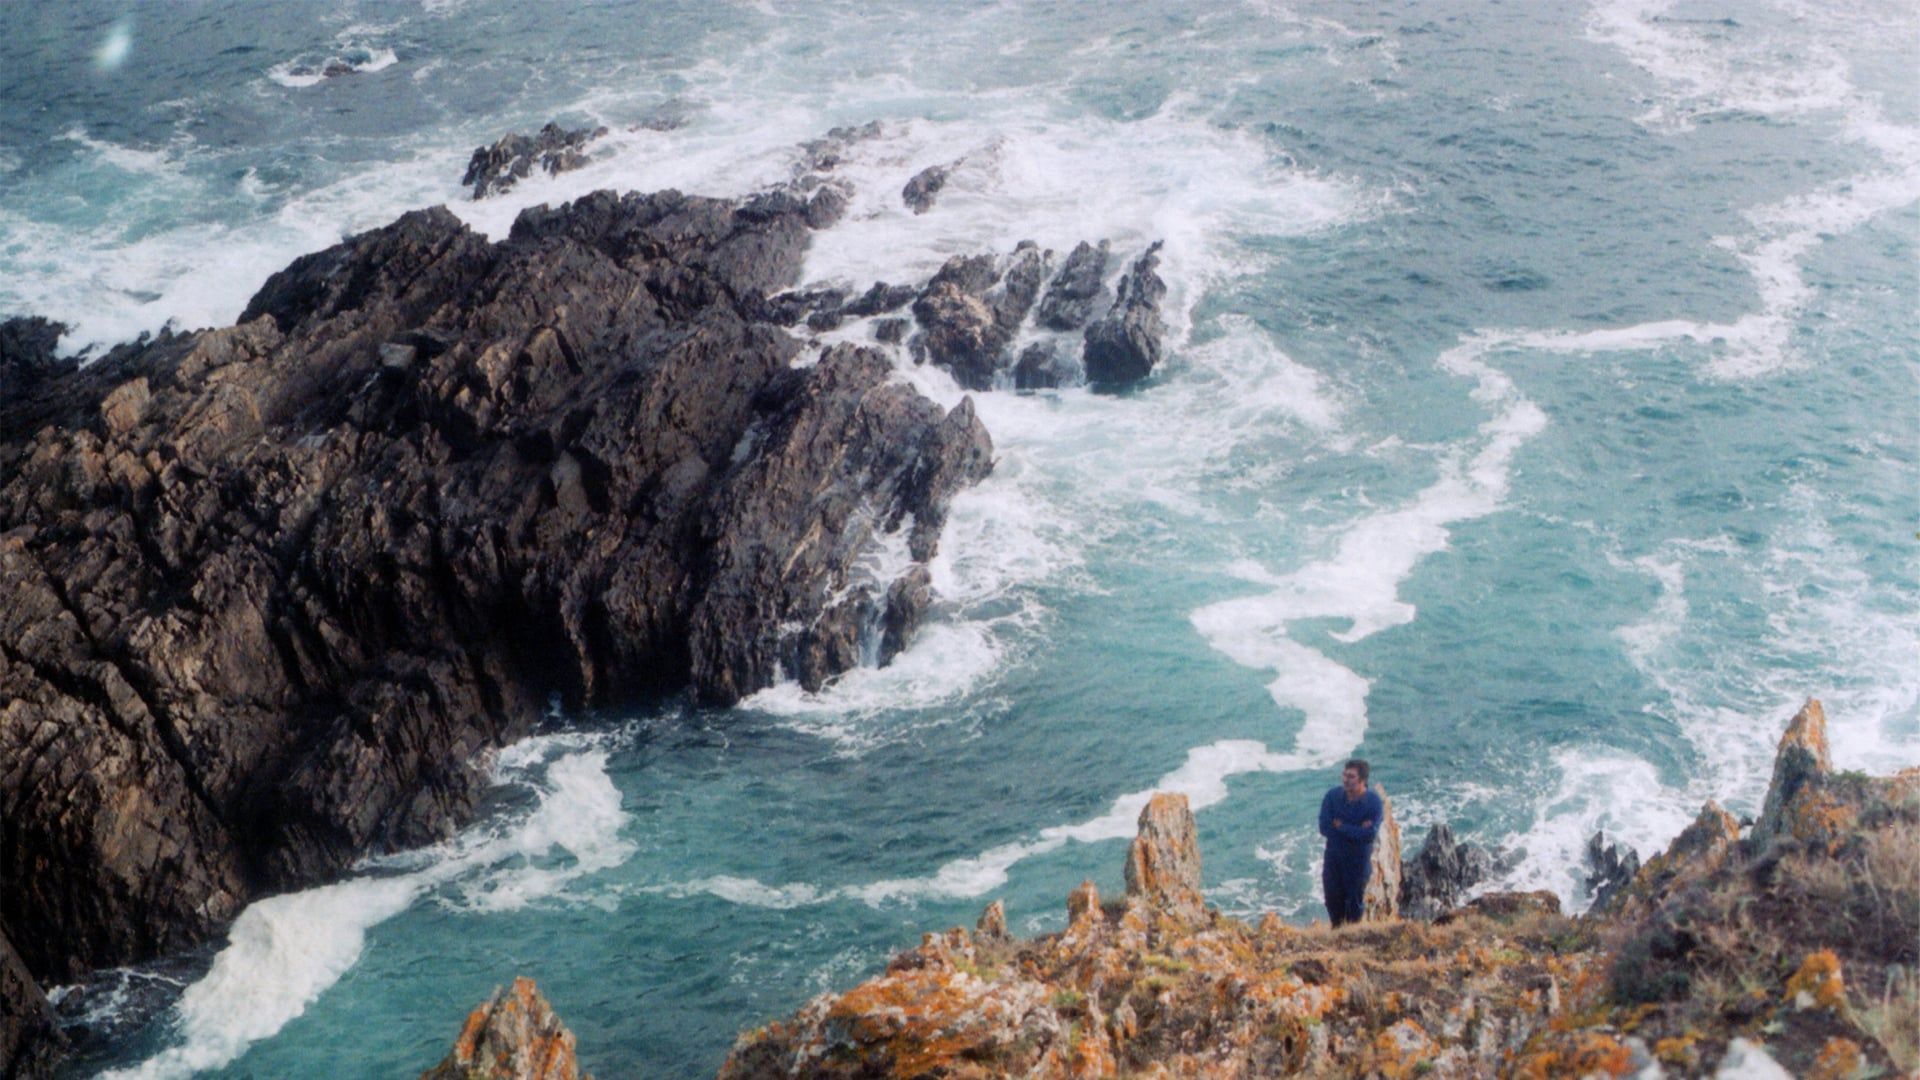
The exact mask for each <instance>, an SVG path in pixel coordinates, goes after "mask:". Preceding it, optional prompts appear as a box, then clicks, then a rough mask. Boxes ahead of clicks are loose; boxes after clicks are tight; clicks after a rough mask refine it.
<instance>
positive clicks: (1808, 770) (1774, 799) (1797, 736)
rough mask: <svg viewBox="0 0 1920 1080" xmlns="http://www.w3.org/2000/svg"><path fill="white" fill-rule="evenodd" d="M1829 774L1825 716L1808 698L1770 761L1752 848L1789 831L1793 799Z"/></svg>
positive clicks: (1754, 827) (1831, 766) (1831, 770)
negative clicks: (1770, 771) (1769, 778)
mask: <svg viewBox="0 0 1920 1080" xmlns="http://www.w3.org/2000/svg"><path fill="white" fill-rule="evenodd" d="M1832 772H1833V758H1832V755H1831V753H1830V752H1829V750H1828V748H1827V713H1826V710H1825V709H1823V708H1821V707H1820V703H1819V702H1818V701H1816V700H1814V699H1812V698H1808V699H1807V703H1806V704H1805V705H1803V706H1801V708H1800V711H1799V712H1798V713H1796V714H1795V715H1794V718H1793V719H1792V720H1790V721H1788V722H1787V730H1786V733H1785V734H1783V735H1781V736H1780V749H1779V750H1778V751H1777V752H1776V753H1775V754H1774V758H1773V782H1772V783H1771V784H1769V785H1768V786H1767V801H1766V804H1765V806H1764V807H1763V808H1762V809H1761V811H1760V818H1759V820H1757V821H1755V822H1754V824H1753V840H1754V842H1755V843H1756V844H1758V843H1764V842H1765V841H1767V840H1768V839H1770V838H1772V837H1774V836H1778V835H1780V834H1782V833H1787V832H1791V831H1792V827H1791V823H1790V822H1789V820H1788V808H1789V805H1790V804H1791V803H1792V802H1793V800H1794V797H1795V796H1797V795H1799V794H1800V793H1801V791H1802V790H1803V789H1805V788H1806V787H1807V786H1808V785H1809V784H1815V783H1817V782H1818V781H1819V780H1820V779H1822V778H1823V777H1826V776H1828V775H1829V774H1831V773H1832Z"/></svg>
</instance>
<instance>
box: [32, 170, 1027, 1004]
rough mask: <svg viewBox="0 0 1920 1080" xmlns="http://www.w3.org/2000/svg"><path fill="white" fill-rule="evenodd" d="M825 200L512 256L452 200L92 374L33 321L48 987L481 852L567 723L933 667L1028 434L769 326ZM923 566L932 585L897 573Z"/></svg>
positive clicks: (561, 217) (275, 280)
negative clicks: (959, 535)
mask: <svg viewBox="0 0 1920 1080" xmlns="http://www.w3.org/2000/svg"><path fill="white" fill-rule="evenodd" d="M807 215H808V206H807V203H806V202H805V201H804V200H802V199H800V198H799V197H797V196H795V195H793V194H792V193H791V192H786V191H781V192H775V193H770V194H768V195H764V196H760V197H756V198H753V199H748V200H745V201H741V202H734V201H724V200H713V199H702V198H696V197H690V196H684V195H680V194H678V193H674V192H664V193H660V194H655V195H626V196H616V195H614V194H611V193H604V192H603V193H599V194H596V195H592V196H589V197H587V198H584V199H581V200H579V201H578V202H576V203H573V204H570V205H567V206H563V207H559V208H548V207H539V208H535V209H533V210H529V211H527V212H526V213H524V214H522V215H521V216H520V218H519V220H518V221H517V222H516V223H515V225H514V226H513V229H512V231H511V234H510V235H509V236H508V237H507V238H506V239H505V240H503V241H500V242H498V243H489V242H487V241H486V240H485V239H484V238H483V237H481V236H479V235H477V234H475V233H473V232H471V231H470V230H468V229H467V228H466V227H465V226H464V225H462V224H461V223H460V222H459V221H458V220H457V219H456V218H454V217H453V215H451V214H449V213H447V212H446V211H445V210H443V209H435V210H429V211H421V212H416V213H412V214H408V215H406V216H405V217H403V218H401V219H400V220H399V221H397V222H395V223H394V224H392V225H390V226H387V227H385V228H382V229H376V230H373V231H371V232H368V233H365V234H362V235H360V236H357V237H353V238H352V239H350V240H347V241H345V242H343V243H341V244H339V245H337V246H335V247H333V248H329V249H327V250H326V251H322V252H318V253H315V254H312V255H308V256H305V257H303V258H301V259H299V260H296V261H295V262H294V263H293V264H292V265H291V266H289V267H288V268H287V269H286V270H284V271H282V272H280V273H278V274H276V275H274V276H273V277H272V278H271V279H270V280H269V281H268V282H267V283H266V284H265V285H264V286H263V287H262V288H261V290H260V291H259V293H258V294H257V295H256V296H255V297H254V298H253V300H252V301H251V302H250V303H249V305H248V306H247V309H246V311H245V313H244V314H243V316H242V318H241V321H240V323H239V324H238V325H236V326H233V327H228V328H225V329H219V330H209V331H202V332H195V333H190V334H162V335H160V336H159V337H157V338H155V339H153V340H150V341H145V342H142V343H137V344H135V345H130V346H124V347H122V348H120V349H117V350H114V351H113V352H112V353H110V354H108V355H107V356H105V357H103V358H101V359H99V360H98V361H97V362H95V363H93V364H90V365H88V366H86V367H84V368H76V367H74V366H73V365H71V364H66V363H62V362H60V361H57V360H55V359H54V358H53V357H52V355H51V344H50V337H49V334H48V332H47V329H46V326H45V324H42V323H33V322H28V323H21V322H18V321H16V322H13V323H9V324H6V326H5V327H4V328H0V353H3V355H0V374H3V375H4V377H5V378H6V379H7V381H8V384H9V385H8V388H7V389H8V392H7V393H6V394H5V395H3V396H0V594H4V595H5V596H6V597H7V603H6V604H5V605H0V820H4V821H5V823H6V828H5V829H4V830H0V934H4V935H5V936H6V937H7V938H9V939H10V940H11V941H12V942H13V944H14V946H15V947H16V948H17V949H18V950H19V951H20V957H21V959H22V961H23V962H24V964H25V966H26V967H27V969H28V970H29V971H30V972H31V973H32V974H34V975H35V976H37V977H40V978H42V979H48V978H51V979H56V980H60V981H68V980H71V979H73V978H74V977H76V976H78V975H80V974H81V973H83V972H84V971H86V970H87V969H88V968H90V967H94V966H97V965H111V964H119V963H123V962H127V961H132V960H138V959H141V958H145V957H151V956H154V955H156V954H160V953H165V952H170V951H174V950H178V949H180V948H182V947H184V946H187V945H190V944H192V943H194V942H197V941H199V940H202V939H204V938H205V937H206V936H207V935H208V934H210V933H212V932H213V931H214V930H216V929H217V928H218V927H220V926H221V925H223V924H224V923H225V922H226V921H227V920H229V919H230V918H231V917H232V916H233V915H234V914H235V913H236V912H237V911H238V910H239V908H240V907H241V906H242V905H243V904H245V903H246V902H247V901H248V900H249V899H250V898H251V897H253V896H256V895H258V894H260V893H261V892H263V891H266V890H279V889H286V888H293V887H297V886H300V885H304V884H308V883H311V882H313V881H315V880H317V879H320V878H323V877H325V876H327V875H329V874H331V873H334V872H337V871H338V870H340V869H342V868H344V867H345V866H347V865H348V864H349V863H351V862H352V861H353V860H354V859H356V858H358V857H359V856H360V855H361V854H363V853H365V852H366V851H368V850H369V849H371V848H379V847H388V846H406V845H414V844H419V843H422V842H425V841H429V840H432V839H434V838H437V837H440V836H444V835H446V834H447V833H448V832H449V831H450V830H451V829H452V828H453V827H455V825H456V824H457V823H459V822H461V821H462V820H464V819H465V818H466V817H467V816H469V814H470V813H471V811H472V809H473V807H474V805H475V803H476V800H477V799H478V797H479V795H480V793H481V790H482V777H481V774H480V772H479V771H478V768H477V762H478V760H479V758H480V755H481V752H482V751H483V750H485V749H486V748H488V747H491V746H497V745H500V744H502V743H504V742H506V741H509V740H511V739H513V738H516V737H518V736H519V735H521V734H523V733H524V732H526V731H528V730H529V729H530V727H531V726H532V725H533V723H534V722H535V721H536V720H537V719H538V718H539V717H540V716H542V715H543V714H544V713H545V712H546V709H547V703H548V701H549V700H550V698H552V697H553V696H556V695H557V696H558V697H559V698H560V699H561V700H563V701H564V702H566V703H568V704H569V705H570V706H574V707H591V706H597V705H603V704H610V703H617V702H620V701H623V700H630V699H632V698H633V697H634V696H636V695H640V694H644V693H649V692H653V691H657V690H661V689H670V688H674V687H682V686H691V687H692V689H693V690H694V691H695V692H696V693H697V694H698V695H700V696H701V697H703V698H705V699H707V700H710V701H714V702H720V703H725V702H731V701H733V700H736V699H738V698H739V697H741V696H742V695H745V694H749V693H752V692H753V691H755V690H757V689H760V688H762V687H764V686H767V685H770V683H771V682H772V680H773V679H774V678H775V674H776V672H777V671H781V670H784V671H786V672H789V673H793V674H795V675H797V676H798V677H799V678H800V679H801V680H802V681H803V682H805V683H806V684H807V685H810V686H818V685H820V684H821V683H822V682H823V681H824V680H825V679H827V678H830V677H831V676H832V675H834V674H835V673H837V672H840V671H843V670H846V669H847V668H848V667H849V666H851V665H853V664H855V663H858V662H861V660H862V658H863V657H865V656H870V655H872V654H873V653H876V652H877V653H880V654H881V655H883V656H884V655H886V654H887V653H888V652H889V650H893V651H897V650H898V649H899V648H900V647H902V646H903V645H904V643H905V638H906V635H907V634H908V633H909V632H910V630H911V628H912V626H913V624H914V623H915V622H916V621H917V619H918V618H919V615H920V613H921V612H922V611H923V610H924V608H925V606H926V604H927V603H928V602H929V600H930V590H929V589H928V588H927V587H926V578H925V575H924V566H923V565H922V564H924V561H925V560H926V559H927V558H928V557H930V556H931V555H932V553H933V551H934V547H935V545H936V543H937V541H938V536H939V532H940V529H941V524H942V522H943V520H944V518H945V513H946V506H947V502H948V500H949V499H950V498H951V496H952V495H953V493H954V492H955V491H957V490H959V489H960V488H962V487H964V486H966V485H968V484H970V483H973V482H974V481H976V480H978V479H979V478H980V477H981V476H982V475H984V474H985V472H986V471H987V469H988V468H989V467H990V465H991V455H990V444H989V442H988V439H987V435H986V432H985V430H984V429H983V428H982V427H981V426H980V423H979V421H978V420H977V419H976V418H975V416H974V414H973V411H972V408H971V405H970V403H967V402H963V403H962V404H961V405H960V406H959V407H957V408H955V409H953V410H951V411H945V410H942V409H940V408H939V407H937V406H935V405H934V404H933V403H932V402H930V401H927V400H926V399H924V398H921V397H919V396H918V395H917V394H916V393H914V392H913V391H912V390H911V389H909V388H908V387H906V386H905V385H903V384H901V383H900V382H898V381H897V380H894V379H892V378H891V377H890V375H891V369H890V367H889V365H888V364H887V362H886V361H885V360H884V359H883V358H882V357H880V356H879V355H878V354H876V353H874V352H871V351H868V350H863V349H858V348H851V347H849V348H842V349H835V350H831V351H829V352H827V353H826V354H825V355H823V356H821V357H820V358H819V359H818V361H817V362H816V363H813V364H812V365H810V366H801V367H796V366H795V365H794V361H795V360H796V359H797V358H798V357H799V356H800V350H801V348H802V346H801V345H800V344H799V343H798V342H796V341H795V340H794V339H793V338H792V337H791V336H790V335H789V334H787V333H786V332H785V331H784V330H782V329H780V328H778V327H776V326H772V325H768V324H766V323H763V322H760V321H757V320H758V318H759V313H760V312H761V311H762V310H763V309H764V303H765V302H764V296H765V295H766V294H768V293H773V292H776V291H778V290H779V289H782V288H785V287H787V286H789V285H791V284H792V282H793V280H794V278H795V276H796V274H797V270H798V267H799V264H800V259H801V256H802V254H803V253H804V250H805V247H806V244H807V235H808V226H807V221H808V216H807ZM50 372H51V373H54V374H49V373H50ZM900 540H904V541H905V546H907V547H908V548H909V549H910V552H911V554H912V558H913V559H914V560H915V566H914V569H910V570H909V571H908V573H907V574H906V575H905V576H903V577H902V578H900V579H898V580H894V581H888V580H869V579H868V578H866V577H863V576H862V574H864V573H867V572H866V571H861V570H858V569H857V567H859V566H864V565H870V564H871V563H872V560H870V559H863V558H862V557H863V556H864V555H865V554H866V553H867V552H869V551H870V550H872V549H873V547H874V545H877V544H880V543H882V542H886V543H898V542H899V541H900ZM915 570H920V571H922V572H921V573H919V574H916V573H915ZM883 613H884V619H883ZM883 637H884V638H885V640H884V641H883V640H882V638H883ZM869 645H871V646H872V647H871V649H869V648H868V646H869Z"/></svg>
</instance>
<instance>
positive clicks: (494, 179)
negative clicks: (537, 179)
mask: <svg viewBox="0 0 1920 1080" xmlns="http://www.w3.org/2000/svg"><path fill="white" fill-rule="evenodd" d="M606 133H607V129H606V128H604V127H594V128H575V129H572V130H568V129H566V128H563V127H561V126H560V125H559V124H553V123H549V124H547V125H546V126H545V127H542V128H541V129H540V130H539V132H538V133H536V134H533V135H522V134H520V133H519V132H512V133H510V134H507V135H503V136H501V138H500V141H499V142H496V143H494V144H493V145H492V146H481V147H477V148H475V149H474V151H473V156H472V157H471V158H469V159H468V160H467V171H466V174H465V175H463V176H461V177H460V183H461V185H462V186H464V187H470V188H472V189H473V197H474V198H476V199H484V198H486V197H488V196H490V195H498V194H500V193H502V192H505V191H510V190H512V188H513V186H514V185H515V184H518V183H519V182H520V181H522V180H525V179H526V178H527V177H529V176H532V175H533V171H534V170H535V169H538V170H540V171H541V172H544V173H546V174H547V175H548V176H557V175H559V174H560V173H563V172H571V171H573V170H574V169H577V168H579V167H581V166H582V165H585V164H586V163H587V161H588V158H587V152H586V145H587V144H588V143H590V142H592V141H593V140H595V139H598V138H600V137H601V136H602V135H605V134H606Z"/></svg>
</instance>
